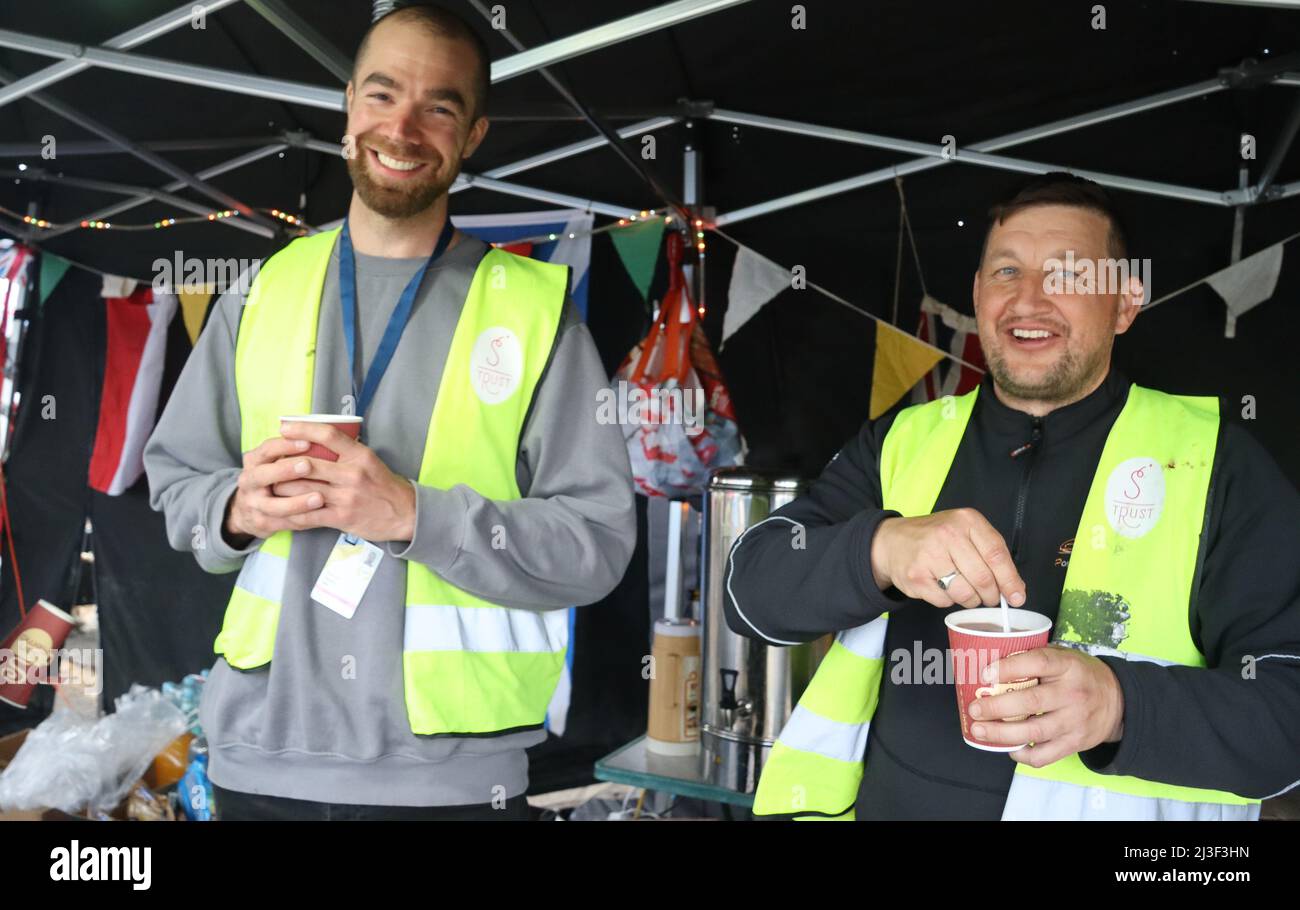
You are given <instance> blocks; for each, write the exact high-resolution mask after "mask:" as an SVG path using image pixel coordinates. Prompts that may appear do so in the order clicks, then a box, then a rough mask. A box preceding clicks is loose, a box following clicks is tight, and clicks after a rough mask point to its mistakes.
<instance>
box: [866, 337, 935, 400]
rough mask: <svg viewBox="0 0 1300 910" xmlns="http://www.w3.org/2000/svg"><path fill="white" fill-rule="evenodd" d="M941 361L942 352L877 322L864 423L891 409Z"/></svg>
mask: <svg viewBox="0 0 1300 910" xmlns="http://www.w3.org/2000/svg"><path fill="white" fill-rule="evenodd" d="M943 357H944V353H943V351H940V350H937V349H935V348H933V347H931V346H929V345H927V344H925V343H923V342H921V341H918V340H917V339H916V338H915V337H913V336H912V335H909V334H907V333H906V332H900V331H899V330H898V329H896V328H894V327H893V326H892V325H890V324H889V323H887V322H877V323H876V362H875V365H874V366H873V367H872V370H871V407H870V410H869V412H868V414H867V417H868V419H870V420H875V419H876V418H877V417H879V416H880V415H881V414H883V413H885V412H886V411H888V410H889V409H890V408H892V407H893V406H894V405H895V404H896V403H897V402H898V400H899V399H900V398H902V397H903V396H904V395H906V394H907V392H908V390H909V389H911V388H912V386H914V385H916V383H917V381H918V380H920V379H921V377H922V376H924V375H925V374H926V373H928V372H930V370H931V369H932V368H933V367H934V365H935V364H936V363H938V362H939V361H940V360H942V359H943Z"/></svg>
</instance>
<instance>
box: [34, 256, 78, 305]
mask: <svg viewBox="0 0 1300 910" xmlns="http://www.w3.org/2000/svg"><path fill="white" fill-rule="evenodd" d="M70 265H72V263H70V262H68V260H66V259H64V258H63V257H62V256H55V255H54V254H53V253H41V299H40V301H39V302H38V306H44V305H45V298H47V297H49V296H50V292H52V291H53V290H54V289H55V288H56V287H57V286H58V284H59V282H60V281H62V280H63V275H64V273H65V272H67V270H68V266H70Z"/></svg>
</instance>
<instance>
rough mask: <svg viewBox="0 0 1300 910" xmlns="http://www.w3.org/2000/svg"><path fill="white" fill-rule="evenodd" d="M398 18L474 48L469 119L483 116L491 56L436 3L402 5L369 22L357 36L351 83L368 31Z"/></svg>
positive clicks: (473, 33) (479, 39)
mask: <svg viewBox="0 0 1300 910" xmlns="http://www.w3.org/2000/svg"><path fill="white" fill-rule="evenodd" d="M398 17H400V18H402V19H411V20H413V21H415V22H417V23H419V24H420V25H423V26H424V27H425V29H427V30H428V31H429V32H430V33H431V34H433V35H435V36H436V37H438V38H449V39H451V40H453V41H463V42H465V43H466V44H468V45H469V46H470V47H472V48H473V49H474V55H475V57H477V58H478V65H477V66H476V67H475V70H474V111H473V113H474V118H473V119H475V120H477V119H478V118H479V117H482V116H484V115H485V114H486V113H487V105H488V89H489V88H490V86H491V85H492V54H491V52H490V51H489V50H488V46H487V42H486V41H484V40H483V36H482V35H480V34H479V33H478V32H476V31H475V30H474V28H473V26H471V25H470V24H469V23H468V22H466V21H465V20H464V19H462V18H461V17H460V16H458V15H456V14H455V13H453V12H452V11H451V10H449V9H447V8H446V7H443V6H439V5H438V4H436V3H408V4H404V5H402V6H399V7H397V8H396V9H394V10H390V11H389V12H387V13H385V14H384V15H382V16H380V17H379V18H378V19H376V20H375V21H374V22H372V23H370V27H369V28H367V29H366V33H365V34H364V35H362V36H361V43H360V44H358V45H357V54H356V57H355V58H354V61H355V62H354V63H353V64H352V80H353V82H355V81H356V78H357V69H356V68H357V64H358V63H360V62H361V56H362V55H363V54H364V53H365V51H366V45H367V44H369V43H370V34H371V32H373V31H374V30H375V27H376V26H377V25H379V23H381V22H386V21H387V20H389V19H394V18H398Z"/></svg>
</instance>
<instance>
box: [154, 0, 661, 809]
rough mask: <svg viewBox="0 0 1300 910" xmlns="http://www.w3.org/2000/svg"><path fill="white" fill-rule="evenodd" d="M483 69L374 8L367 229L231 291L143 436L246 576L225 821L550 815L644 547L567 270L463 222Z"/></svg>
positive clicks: (440, 21)
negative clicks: (555, 756)
mask: <svg viewBox="0 0 1300 910" xmlns="http://www.w3.org/2000/svg"><path fill="white" fill-rule="evenodd" d="M488 67H489V58H488V52H487V49H486V47H485V45H484V44H483V42H482V40H481V39H480V38H479V37H478V36H477V35H476V34H475V33H474V31H473V30H472V29H471V28H470V27H469V26H468V25H467V24H466V23H465V22H463V21H462V20H461V19H459V18H457V17H456V16H454V15H453V14H451V13H449V12H447V11H446V10H443V9H441V8H439V7H434V6H425V5H420V6H408V7H402V8H400V9H398V10H397V11H396V12H393V13H390V14H388V15H386V16H385V17H383V18H382V19H380V20H379V21H378V22H377V23H375V24H374V25H372V27H371V28H370V30H369V31H368V32H367V33H366V35H365V37H364V39H363V40H362V42H361V47H360V48H359V50H358V52H357V57H356V68H355V72H354V74H353V79H352V81H351V82H349V84H348V86H347V103H348V109H347V114H348V122H347V136H346V137H345V142H344V153H345V155H346V156H347V159H348V160H347V166H348V172H349V173H350V174H351V176H352V181H353V186H354V190H355V191H354V193H353V195H352V200H351V204H350V206H349V207H348V212H347V218H346V219H345V221H344V224H343V226H342V228H341V229H336V230H333V231H328V232H323V233H319V234H315V235H313V236H310V237H304V238H300V239H298V240H295V241H293V242H292V243H290V244H289V245H288V246H287V247H286V248H285V249H284V250H282V251H281V252H279V253H277V254H276V255H275V256H272V257H271V258H270V259H268V260H267V262H266V263H265V264H264V265H263V267H262V268H261V270H260V271H259V273H258V275H257V278H256V281H255V282H254V283H253V285H252V287H251V289H250V290H249V293H248V298H247V300H244V299H243V298H242V297H240V296H239V295H238V294H237V293H235V292H231V293H227V294H226V295H224V296H223V297H222V298H221V299H220V300H219V301H218V302H217V304H216V306H215V309H214V311H213V314H212V317H211V319H210V320H209V324H208V326H207V328H206V329H205V330H204V332H203V334H202V336H201V337H200V339H199V343H198V345H197V347H196V348H195V350H194V352H193V353H192V354H191V356H190V358H189V361H188V362H187V364H186V367H185V370H184V372H183V373H182V375H181V377H180V379H179V381H178V383H177V385H176V388H175V391H174V392H173V393H172V397H171V399H170V400H169V402H168V405H167V408H166V410H165V412H164V413H163V415H162V417H161V419H160V420H159V422H158V427H157V429H156V430H155V432H154V434H153V436H152V438H151V439H150V441H149V443H148V446H147V448H146V451H145V467H146V469H147V471H148V475H149V483H150V491H151V496H152V499H151V502H152V504H153V507H154V508H155V509H161V510H162V511H164V512H165V514H166V519H167V529H168V536H169V539H170V541H171V543H172V545H173V546H174V547H176V548H177V549H192V550H193V551H194V553H195V556H196V558H197V559H198V562H199V564H200V565H201V566H202V567H203V568H204V569H206V570H208V571H210V572H233V571H235V570H238V571H239V577H238V579H237V581H236V583H235V588H234V592H233V594H232V596H231V599H230V603H229V605H228V606H227V609H226V613H225V619H224V622H223V626H222V630H221V634H220V635H219V636H218V638H217V641H216V644H215V651H216V653H217V654H219V655H220V658H219V659H218V660H217V662H216V665H215V667H214V668H213V671H212V674H211V678H210V680H209V682H208V684H207V689H206V691H205V693H204V698H203V704H202V710H201V722H202V725H203V729H204V732H205V733H206V734H207V737H208V741H209V746H210V750H211V752H210V755H211V759H210V762H211V764H210V768H209V773H210V776H211V779H212V781H213V783H214V784H215V793H216V801H217V808H218V812H219V814H220V816H221V817H222V818H223V819H332V818H347V819H381V818H383V819H463V818H499V819H514V818H525V817H527V805H526V803H525V800H524V795H523V794H524V790H525V788H526V787H527V782H528V775H527V768H528V760H527V756H526V754H525V752H524V750H525V749H526V748H527V747H528V746H531V745H534V744H536V743H539V742H541V741H542V740H543V739H544V738H545V736H546V733H545V731H544V728H543V725H544V721H545V718H546V709H547V705H548V702H549V700H550V698H551V695H552V693H553V692H554V690H555V688H556V685H557V681H558V680H559V679H560V676H561V672H562V669H563V666H564V659H565V650H566V647H567V640H568V616H567V612H566V610H565V609H564V608H565V607H568V606H569V605H571V604H586V603H591V602H593V601H596V600H599V599H600V598H602V597H603V596H604V595H605V594H607V593H608V592H609V591H610V590H611V589H612V588H613V587H614V585H615V584H617V583H618V581H619V579H620V577H621V576H622V573H623V570H624V568H625V566H626V565H627V562H628V560H629V559H630V557H631V553H632V548H633V544H634V538H635V509H634V505H633V497H632V483H631V476H630V475H631V472H630V468H629V465H628V459H627V452H626V449H625V448H624V445H623V438H622V434H621V432H620V431H619V429H618V427H616V426H612V425H600V424H598V423H597V421H596V417H595V408H594V406H593V402H594V401H595V397H596V392H597V390H598V389H600V388H603V387H605V386H606V384H607V377H606V375H605V373H604V370H603V368H602V366H601V362H600V359H599V357H598V356H597V353H596V350H595V346H594V345H593V343H592V341H591V337H590V335H589V334H588V332H587V329H586V327H585V326H584V325H583V324H582V323H581V322H580V321H579V318H578V316H577V314H576V311H575V310H574V308H573V306H572V303H571V302H570V301H569V299H568V271H567V269H565V268H563V267H560V266H554V265H550V264H547V263H541V262H535V261H533V260H530V259H524V258H521V257H518V256H514V255H512V254H510V253H507V252H505V251H502V250H496V249H489V248H488V247H487V246H486V245H485V244H484V243H483V242H482V241H480V240H477V239H475V238H473V237H470V236H467V235H464V234H461V233H460V232H458V231H456V230H455V228H454V227H453V226H452V223H451V221H450V220H449V218H448V212H447V193H448V190H449V189H450V187H451V185H452V182H453V181H454V180H455V179H456V176H457V174H458V173H459V171H460V168H461V163H462V161H463V160H464V159H466V158H468V157H469V156H470V155H472V154H473V153H474V150H475V149H476V148H477V147H478V145H479V143H481V142H482V141H483V138H484V136H485V135H486V133H487V130H488V121H487V118H486V115H485V113H486V104H487V93H488V84H489V78H488V72H489V69H488ZM308 413H314V414H339V413H343V414H348V415H353V414H355V415H360V416H361V417H362V418H363V421H364V422H363V423H362V429H361V434H360V438H359V439H353V438H351V437H349V436H348V435H346V434H344V433H343V432H341V431H340V430H339V429H337V428H336V427H334V426H331V425H330V424H328V423H313V422H306V421H292V420H290V421H282V420H281V417H282V415H304V414H308ZM317 446H319V447H323V448H324V449H326V450H328V452H329V453H333V454H335V455H337V460H333V459H332V458H327V457H318V456H320V455H321V454H322V453H321V452H320V451H319V450H318V449H317V448H316V447H317Z"/></svg>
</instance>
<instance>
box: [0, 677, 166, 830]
mask: <svg viewBox="0 0 1300 910" xmlns="http://www.w3.org/2000/svg"><path fill="white" fill-rule="evenodd" d="M116 706H117V711H116V713H114V714H109V715H107V716H106V717H102V718H99V719H98V720H94V719H91V718H85V717H82V716H80V715H79V714H77V713H76V712H75V711H71V710H66V709H65V710H56V711H55V712H54V713H53V714H51V715H50V716H49V717H47V718H46V719H45V720H44V721H43V722H42V723H41V724H40V725H39V726H37V727H36V729H34V730H32V732H31V733H29V734H27V739H26V740H25V741H24V742H23V745H22V748H21V749H19V750H18V754H17V755H15V756H14V760H13V762H11V763H10V765H9V767H7V768H5V770H4V772H3V773H0V809H44V808H50V809H62V810H63V811H64V812H69V813H78V812H80V811H81V810H83V809H87V808H88V809H90V810H91V811H92V812H108V811H111V810H112V809H113V808H114V807H116V806H117V805H118V804H119V803H120V802H121V801H122V799H123V798H124V797H125V796H126V794H127V792H128V791H129V790H130V789H131V787H132V786H134V785H135V783H136V781H138V780H139V779H140V776H141V775H142V774H144V771H145V769H146V768H147V767H149V763H150V762H152V761H153V759H154V756H155V755H157V754H158V753H159V752H161V751H162V750H163V749H164V748H165V747H166V746H167V744H168V743H170V742H171V741H172V740H174V739H175V738H176V737H177V736H180V735H181V733H183V732H185V729H186V722H185V715H184V714H182V713H181V712H180V710H178V709H177V708H176V706H175V705H173V704H171V703H170V702H168V701H167V700H166V699H164V698H163V697H162V693H160V692H159V691H158V690H157V689H150V688H147V687H145V686H141V685H139V684H136V685H134V686H132V687H131V691H130V692H128V693H126V694H125V695H122V696H119V697H118V699H117V701H116Z"/></svg>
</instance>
